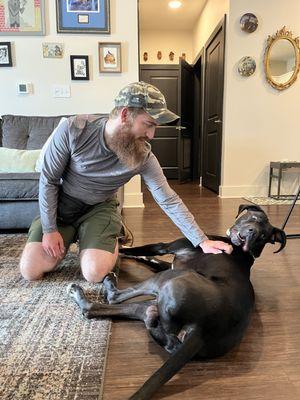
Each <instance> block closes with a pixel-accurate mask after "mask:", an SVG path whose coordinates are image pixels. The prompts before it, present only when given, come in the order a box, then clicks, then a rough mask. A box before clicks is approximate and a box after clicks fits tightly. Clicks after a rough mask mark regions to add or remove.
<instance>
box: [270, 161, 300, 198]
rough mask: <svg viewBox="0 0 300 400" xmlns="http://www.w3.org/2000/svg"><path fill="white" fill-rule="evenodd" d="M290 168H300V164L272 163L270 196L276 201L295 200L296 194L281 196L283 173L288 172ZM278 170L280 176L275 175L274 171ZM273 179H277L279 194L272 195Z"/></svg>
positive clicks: (291, 162)
mask: <svg viewBox="0 0 300 400" xmlns="http://www.w3.org/2000/svg"><path fill="white" fill-rule="evenodd" d="M289 168H300V162H297V161H287V162H281V161H271V162H270V175H269V190H268V196H269V197H272V198H274V199H277V200H279V199H291V198H294V196H295V195H294V194H280V187H281V180H282V171H284V170H287V169H289ZM275 169H276V170H278V174H277V175H276V174H274V170H275ZM273 178H277V179H278V181H277V194H276V195H274V194H273V195H272V194H271V193H272V181H273Z"/></svg>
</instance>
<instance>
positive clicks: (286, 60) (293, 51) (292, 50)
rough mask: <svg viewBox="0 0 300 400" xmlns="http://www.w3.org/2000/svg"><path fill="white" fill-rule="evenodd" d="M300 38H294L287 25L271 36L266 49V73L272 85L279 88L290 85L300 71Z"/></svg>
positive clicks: (285, 87)
mask: <svg viewBox="0 0 300 400" xmlns="http://www.w3.org/2000/svg"><path fill="white" fill-rule="evenodd" d="M299 57H300V48H299V38H295V39H293V36H292V32H290V31H287V30H286V29H285V26H284V27H283V28H282V29H280V30H279V31H277V32H276V34H275V35H273V36H269V37H268V41H267V47H266V51H265V58H264V64H265V74H266V79H267V81H268V82H269V84H270V85H271V86H273V87H274V88H275V89H277V90H283V89H287V88H288V87H290V86H291V85H292V84H293V83H294V82H295V80H296V79H297V75H298V72H299V61H300V60H299Z"/></svg>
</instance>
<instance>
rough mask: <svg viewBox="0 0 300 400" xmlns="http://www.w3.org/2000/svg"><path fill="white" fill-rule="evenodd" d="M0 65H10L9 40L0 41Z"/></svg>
mask: <svg viewBox="0 0 300 400" xmlns="http://www.w3.org/2000/svg"><path fill="white" fill-rule="evenodd" d="M0 67H12V57H11V43H10V42H0Z"/></svg>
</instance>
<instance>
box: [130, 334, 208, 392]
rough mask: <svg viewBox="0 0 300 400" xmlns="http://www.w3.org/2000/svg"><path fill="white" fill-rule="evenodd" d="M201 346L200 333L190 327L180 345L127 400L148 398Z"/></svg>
mask: <svg viewBox="0 0 300 400" xmlns="http://www.w3.org/2000/svg"><path fill="white" fill-rule="evenodd" d="M201 346H202V339H201V333H200V331H199V330H197V329H195V328H194V329H193V328H192V329H191V330H190V332H189V333H188V335H187V337H186V339H185V340H184V342H183V344H182V346H181V347H180V348H179V349H178V350H176V351H175V352H174V353H173V354H172V355H171V356H170V358H169V359H168V360H167V361H166V362H165V363H164V364H163V366H162V367H160V368H159V369H158V370H157V371H156V372H155V373H154V374H153V375H152V376H151V377H150V378H149V379H148V380H147V381H146V382H145V383H144V384H143V386H142V387H141V388H140V389H139V390H138V391H137V392H135V393H134V394H133V395H132V396H131V397H130V399H129V400H148V399H151V398H152V396H153V394H154V393H155V392H156V391H157V390H158V389H159V388H160V387H161V386H162V385H163V384H164V383H166V382H168V380H170V379H171V378H172V377H173V376H174V375H175V374H176V373H177V372H178V371H179V370H180V369H181V368H182V367H183V366H184V365H185V364H186V363H187V362H188V361H190V360H191V359H192V358H193V357H194V356H195V355H196V354H197V353H198V351H199V350H200V348H201Z"/></svg>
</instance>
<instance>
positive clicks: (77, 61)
mask: <svg viewBox="0 0 300 400" xmlns="http://www.w3.org/2000/svg"><path fill="white" fill-rule="evenodd" d="M70 61H71V77H72V80H74V81H88V80H89V79H90V76H89V56H70Z"/></svg>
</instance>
